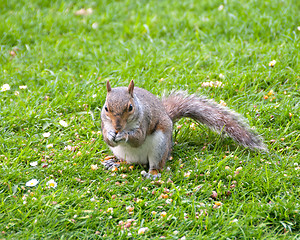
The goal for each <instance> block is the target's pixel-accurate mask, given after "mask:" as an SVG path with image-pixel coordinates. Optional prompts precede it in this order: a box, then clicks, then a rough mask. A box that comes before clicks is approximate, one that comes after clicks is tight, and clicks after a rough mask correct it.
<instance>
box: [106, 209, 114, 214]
mask: <svg viewBox="0 0 300 240" xmlns="http://www.w3.org/2000/svg"><path fill="white" fill-rule="evenodd" d="M106 212H107V213H110V214H113V212H114V209H113V208H108V209H107V210H106Z"/></svg>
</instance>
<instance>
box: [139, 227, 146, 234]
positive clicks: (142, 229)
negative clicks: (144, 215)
mask: <svg viewBox="0 0 300 240" xmlns="http://www.w3.org/2000/svg"><path fill="white" fill-rule="evenodd" d="M147 231H149V228H147V227H143V228H140V229H139V230H138V234H139V235H141V234H144V233H145V232H147Z"/></svg>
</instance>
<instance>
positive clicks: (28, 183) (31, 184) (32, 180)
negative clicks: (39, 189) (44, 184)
mask: <svg viewBox="0 0 300 240" xmlns="http://www.w3.org/2000/svg"><path fill="white" fill-rule="evenodd" d="M38 183H39V181H38V180H37V179H35V178H34V179H31V180H30V181H28V182H27V183H26V184H25V185H26V187H34V186H36V185H37V184H38Z"/></svg>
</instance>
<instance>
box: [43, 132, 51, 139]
mask: <svg viewBox="0 0 300 240" xmlns="http://www.w3.org/2000/svg"><path fill="white" fill-rule="evenodd" d="M50 135H51V133H50V132H45V133H43V137H44V138H48V137H50Z"/></svg>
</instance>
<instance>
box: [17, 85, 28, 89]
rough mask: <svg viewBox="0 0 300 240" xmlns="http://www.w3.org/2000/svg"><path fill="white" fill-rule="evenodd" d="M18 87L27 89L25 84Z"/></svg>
mask: <svg viewBox="0 0 300 240" xmlns="http://www.w3.org/2000/svg"><path fill="white" fill-rule="evenodd" d="M19 88H20V89H27V86H26V85H23V86H19Z"/></svg>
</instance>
